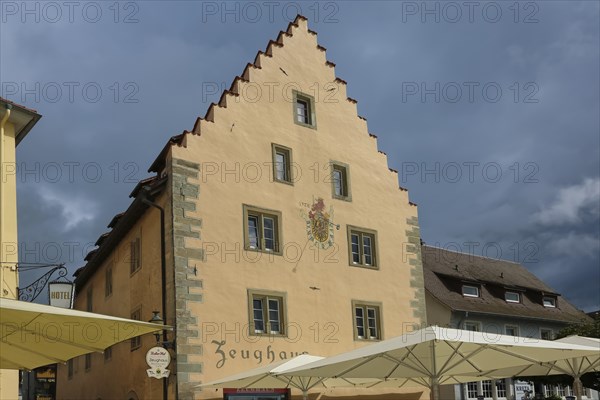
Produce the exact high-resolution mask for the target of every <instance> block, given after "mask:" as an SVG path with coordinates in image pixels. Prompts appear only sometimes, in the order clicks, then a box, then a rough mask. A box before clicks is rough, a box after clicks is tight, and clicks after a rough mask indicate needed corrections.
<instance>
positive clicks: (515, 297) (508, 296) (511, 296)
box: [504, 292, 521, 303]
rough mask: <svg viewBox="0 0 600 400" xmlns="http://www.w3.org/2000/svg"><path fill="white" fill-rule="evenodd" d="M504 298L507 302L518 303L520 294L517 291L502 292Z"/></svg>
mask: <svg viewBox="0 0 600 400" xmlns="http://www.w3.org/2000/svg"><path fill="white" fill-rule="evenodd" d="M504 299H505V300H506V302H507V303H520V302H521V294H520V293H518V292H506V293H504Z"/></svg>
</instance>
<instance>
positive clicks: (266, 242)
mask: <svg viewBox="0 0 600 400" xmlns="http://www.w3.org/2000/svg"><path fill="white" fill-rule="evenodd" d="M280 224H281V213H280V212H279V211H272V210H262V209H259V208H255V207H251V206H246V205H244V225H245V226H244V248H245V249H246V250H259V251H265V252H269V253H275V254H281V253H280V251H279V243H280V242H281V238H280V235H281V233H280V232H281V226H280Z"/></svg>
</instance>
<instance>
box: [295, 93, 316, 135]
mask: <svg viewBox="0 0 600 400" xmlns="http://www.w3.org/2000/svg"><path fill="white" fill-rule="evenodd" d="M292 93H293V95H294V122H295V123H296V124H298V125H302V126H305V127H308V128H313V129H314V128H316V127H317V121H316V118H315V100H314V98H313V97H312V96H309V95H307V94H304V93H300V92H298V91H296V90H293V91H292Z"/></svg>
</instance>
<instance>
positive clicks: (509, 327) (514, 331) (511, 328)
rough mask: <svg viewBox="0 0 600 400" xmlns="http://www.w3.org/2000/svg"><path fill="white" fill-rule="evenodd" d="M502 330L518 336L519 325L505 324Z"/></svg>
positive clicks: (509, 334)
mask: <svg viewBox="0 0 600 400" xmlns="http://www.w3.org/2000/svg"><path fill="white" fill-rule="evenodd" d="M504 331H505V332H506V334H507V335H508V336H519V327H518V326H516V325H506V326H505V327H504Z"/></svg>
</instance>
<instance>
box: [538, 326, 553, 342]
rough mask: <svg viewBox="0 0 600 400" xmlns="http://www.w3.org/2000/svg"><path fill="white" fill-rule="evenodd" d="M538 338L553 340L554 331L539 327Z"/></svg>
mask: <svg viewBox="0 0 600 400" xmlns="http://www.w3.org/2000/svg"><path fill="white" fill-rule="evenodd" d="M540 338H541V339H542V340H553V339H554V332H552V329H544V328H541V329H540Z"/></svg>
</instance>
